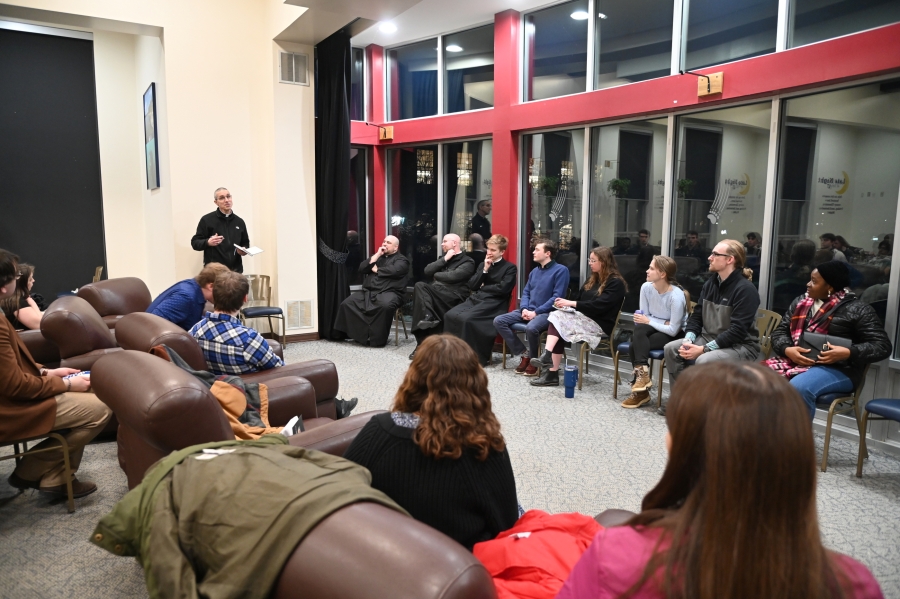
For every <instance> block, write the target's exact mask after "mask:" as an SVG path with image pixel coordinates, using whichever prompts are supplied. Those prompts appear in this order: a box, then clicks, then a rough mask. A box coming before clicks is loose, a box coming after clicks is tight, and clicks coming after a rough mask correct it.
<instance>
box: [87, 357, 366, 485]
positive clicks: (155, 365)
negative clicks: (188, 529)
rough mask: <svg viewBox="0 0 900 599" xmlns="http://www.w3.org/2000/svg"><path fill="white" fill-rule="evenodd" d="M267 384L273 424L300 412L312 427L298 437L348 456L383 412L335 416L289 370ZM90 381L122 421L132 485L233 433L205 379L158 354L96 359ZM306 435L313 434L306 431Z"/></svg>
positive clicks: (122, 450) (122, 451) (122, 446)
mask: <svg viewBox="0 0 900 599" xmlns="http://www.w3.org/2000/svg"><path fill="white" fill-rule="evenodd" d="M265 384H266V386H267V387H268V396H269V422H270V424H271V425H272V426H280V425H284V424H286V423H287V421H288V420H290V419H291V418H292V417H293V416H298V415H299V416H302V417H303V423H304V426H305V427H306V429H307V431H308V433H301V434H299V435H296V436H295V437H294V438H292V439H291V440H292V442H294V443H295V444H300V445H302V446H303V447H310V448H312V449H319V450H321V451H328V452H329V453H333V454H336V455H341V454H343V452H344V449H346V448H347V446H349V444H350V442H351V441H352V440H353V437H354V436H355V435H356V433H357V432H358V431H359V430H360V429H361V428H362V427H363V426H365V423H366V422H368V421H369V419H370V418H371V417H372V415H374V414H375V413H376V412H369V413H368V414H359V415H356V416H351V417H349V418H345V419H343V420H340V421H338V422H335V421H333V420H332V419H330V418H323V417H321V415H320V414H319V413H318V412H317V408H316V393H315V390H314V389H313V386H312V384H310V382H309V381H308V380H306V379H304V378H302V377H299V376H296V375H291V374H289V373H288V374H286V375H285V376H282V377H271V378H270V379H268V380H266V381H265ZM91 387H92V388H93V391H94V393H96V394H97V397H99V398H100V400H101V401H103V403H105V404H106V405H108V406H109V407H110V408H112V410H113V412H114V413H115V415H116V418H117V419H118V421H119V433H118V444H119V464H120V465H121V466H122V469H123V470H124V471H125V474H126V475H127V477H128V486H129V488H133V487H134V486H135V485H137V484H138V483H140V481H141V480H142V479H143V476H144V473H145V472H146V471H147V468H149V467H150V466H151V465H152V464H153V463H154V462H156V461H157V460H159V459H160V458H163V457H165V456H167V455H168V454H169V453H171V452H172V451H175V450H178V449H183V448H185V447H189V446H191V445H197V444H200V443H209V442H212V441H226V440H229V439H234V433H232V431H231V427H230V426H229V424H228V420H227V418H226V417H225V414H224V412H223V411H222V408H221V407H220V406H219V403H218V402H217V401H216V399H215V397H213V395H212V394H211V393H210V392H209V389H208V388H207V387H206V385H204V384H203V383H202V382H200V381H199V380H198V379H197V378H196V377H195V376H193V375H191V374H190V373H188V372H186V371H185V370H183V369H181V368H179V367H177V366H175V365H174V364H171V363H169V362H167V361H166V360H164V359H162V358H158V357H156V356H154V355H152V354H149V353H145V352H139V351H132V350H125V351H120V352H117V353H114V354H110V355H108V356H105V357H104V358H102V359H100V360H98V361H97V363H96V364H94V367H93V370H92V371H91ZM324 425H329V426H327V427H325V426H324ZM319 428H327V429H328V430H321V431H320V430H318V429H319ZM304 434H308V435H309V436H308V437H305V438H304V437H303V435H304Z"/></svg>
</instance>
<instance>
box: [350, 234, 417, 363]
mask: <svg viewBox="0 0 900 599" xmlns="http://www.w3.org/2000/svg"><path fill="white" fill-rule="evenodd" d="M399 249H400V240H399V239H397V238H396V237H394V236H393V235H388V236H387V237H385V238H384V242H383V243H382V244H381V247H379V248H378V251H377V252H375V253H374V254H372V257H371V258H368V259H366V260H363V262H362V264H360V265H359V272H360V273H364V274H365V277H366V278H365V280H364V281H363V288H362V292H361V293H353V294H351V295H350V297H348V298H347V299H345V300H344V301H343V303H342V304H341V306H340V308H338V313H337V318H336V319H335V321H334V328H335V330H337V331H340V332H342V333H344V334H346V335H347V336H348V337H350V338H352V339H353V340H354V341H356V342H357V343H360V344H362V345H371V346H372V347H384V346H385V344H386V343H387V339H388V335H390V333H391V323H392V322H393V319H394V313H395V312H396V311H397V308H399V307H400V304H402V303H403V293H404V291H405V289H406V278H407V277H408V276H409V260H408V259H407V258H406V256H404V255H403V254H401V253H400V252H398V251H397V250H399Z"/></svg>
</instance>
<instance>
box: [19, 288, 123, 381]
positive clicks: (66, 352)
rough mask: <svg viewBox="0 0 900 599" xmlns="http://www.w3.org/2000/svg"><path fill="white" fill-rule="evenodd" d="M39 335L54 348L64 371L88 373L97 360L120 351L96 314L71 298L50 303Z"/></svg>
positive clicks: (83, 302)
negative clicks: (65, 369) (75, 369)
mask: <svg viewBox="0 0 900 599" xmlns="http://www.w3.org/2000/svg"><path fill="white" fill-rule="evenodd" d="M41 334H42V335H43V337H45V338H46V339H48V340H50V341H51V342H52V343H53V344H54V345H55V346H56V347H57V349H58V350H59V365H60V366H62V367H64V368H77V369H79V370H90V369H91V366H92V365H93V364H94V362H96V361H97V359H99V358H100V357H102V356H105V355H106V354H108V353H112V352H117V351H121V350H120V349H119V348H118V347H117V346H116V339H115V337H113V334H112V332H111V331H110V330H109V327H107V326H106V324H105V323H104V322H103V319H102V318H100V315H99V314H97V311H96V310H94V309H93V308H92V307H91V305H90V304H89V303H87V302H86V301H85V300H83V299H81V298H80V297H76V296H74V295H69V296H64V297H61V298H59V299H58V300H56V301H55V302H53V303H52V304H50V307H49V308H47V311H46V312H44V316H43V317H42V318H41ZM35 359H36V360H37V357H35ZM38 361H40V360H38Z"/></svg>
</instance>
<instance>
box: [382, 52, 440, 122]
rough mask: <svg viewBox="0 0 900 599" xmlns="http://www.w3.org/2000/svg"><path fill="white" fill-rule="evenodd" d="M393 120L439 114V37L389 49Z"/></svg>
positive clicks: (390, 103) (389, 96) (389, 79)
mask: <svg viewBox="0 0 900 599" xmlns="http://www.w3.org/2000/svg"><path fill="white" fill-rule="evenodd" d="M387 54H388V82H389V84H388V104H389V111H388V114H389V115H390V120H392V121H399V120H403V119H414V118H416V117H420V116H434V115H436V114H437V58H438V57H437V38H434V39H430V40H425V41H424V42H418V43H415V44H410V45H408V46H403V47H401V48H392V49H390V50H388V53H387Z"/></svg>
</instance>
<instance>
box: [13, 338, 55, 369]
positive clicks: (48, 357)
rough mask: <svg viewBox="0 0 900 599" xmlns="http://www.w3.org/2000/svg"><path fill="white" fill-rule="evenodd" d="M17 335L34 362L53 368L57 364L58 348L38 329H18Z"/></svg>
mask: <svg viewBox="0 0 900 599" xmlns="http://www.w3.org/2000/svg"><path fill="white" fill-rule="evenodd" d="M19 337H20V338H21V339H22V342H23V343H24V344H25V347H27V348H28V351H29V353H31V357H32V358H34V361H35V362H37V363H38V364H40V365H42V366H44V367H46V368H55V367H57V366H58V365H59V360H60V357H59V348H58V347H56V344H55V343H53V342H52V341H50V340H49V339H47V338H46V337H44V335H43V334H42V333H41V331H40V330H39V329H34V330H31V331H19Z"/></svg>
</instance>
